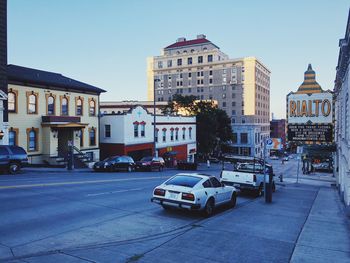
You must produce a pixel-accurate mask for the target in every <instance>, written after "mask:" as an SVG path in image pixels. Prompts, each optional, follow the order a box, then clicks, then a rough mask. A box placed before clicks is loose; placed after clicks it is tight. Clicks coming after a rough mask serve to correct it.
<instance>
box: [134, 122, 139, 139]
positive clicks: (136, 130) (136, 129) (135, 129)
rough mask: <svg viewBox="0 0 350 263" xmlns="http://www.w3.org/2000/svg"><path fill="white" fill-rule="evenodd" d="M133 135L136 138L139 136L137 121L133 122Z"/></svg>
mask: <svg viewBox="0 0 350 263" xmlns="http://www.w3.org/2000/svg"><path fill="white" fill-rule="evenodd" d="M134 137H135V138H137V137H139V123H138V122H134Z"/></svg>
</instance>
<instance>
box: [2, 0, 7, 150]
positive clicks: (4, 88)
mask: <svg viewBox="0 0 350 263" xmlns="http://www.w3.org/2000/svg"><path fill="white" fill-rule="evenodd" d="M6 67H7V1H6V0H2V1H0V91H1V92H0V115H1V117H0V121H1V122H0V144H8V113H7V76H6Z"/></svg>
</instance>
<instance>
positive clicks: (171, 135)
mask: <svg viewBox="0 0 350 263" xmlns="http://www.w3.org/2000/svg"><path fill="white" fill-rule="evenodd" d="M173 140H174V129H173V128H171V129H170V141H173Z"/></svg>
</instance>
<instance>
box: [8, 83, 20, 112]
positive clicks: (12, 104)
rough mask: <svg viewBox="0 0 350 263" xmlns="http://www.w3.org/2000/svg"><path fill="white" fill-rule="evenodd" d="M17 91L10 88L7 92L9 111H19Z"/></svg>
mask: <svg viewBox="0 0 350 263" xmlns="http://www.w3.org/2000/svg"><path fill="white" fill-rule="evenodd" d="M17 94H18V92H17V91H14V90H12V89H11V90H10V92H9V93H8V94H7V96H8V97H7V103H8V111H9V112H13V113H17Z"/></svg>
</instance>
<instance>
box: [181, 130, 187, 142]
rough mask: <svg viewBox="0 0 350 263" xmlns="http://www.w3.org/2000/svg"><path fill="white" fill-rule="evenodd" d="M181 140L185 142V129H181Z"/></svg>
mask: <svg viewBox="0 0 350 263" xmlns="http://www.w3.org/2000/svg"><path fill="white" fill-rule="evenodd" d="M182 139H183V140H186V128H182Z"/></svg>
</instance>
